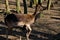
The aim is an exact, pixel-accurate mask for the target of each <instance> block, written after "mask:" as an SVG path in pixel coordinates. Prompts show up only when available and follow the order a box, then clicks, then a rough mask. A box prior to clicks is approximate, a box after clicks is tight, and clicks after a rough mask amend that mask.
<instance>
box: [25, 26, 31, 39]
mask: <svg viewBox="0 0 60 40" xmlns="http://www.w3.org/2000/svg"><path fill="white" fill-rule="evenodd" d="M26 30H27V33H26V37H27V40H29V36H30V34H31V31H32V29H31V27H30V25H26Z"/></svg>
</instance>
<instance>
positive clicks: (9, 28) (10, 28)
mask: <svg viewBox="0 0 60 40" xmlns="http://www.w3.org/2000/svg"><path fill="white" fill-rule="evenodd" d="M10 30H12V27H8V28H7V29H6V40H8V31H10Z"/></svg>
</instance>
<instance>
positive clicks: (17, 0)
mask: <svg viewBox="0 0 60 40" xmlns="http://www.w3.org/2000/svg"><path fill="white" fill-rule="evenodd" d="M16 11H17V13H20V0H16Z"/></svg>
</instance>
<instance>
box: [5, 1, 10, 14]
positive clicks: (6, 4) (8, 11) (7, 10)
mask: <svg viewBox="0 0 60 40" xmlns="http://www.w3.org/2000/svg"><path fill="white" fill-rule="evenodd" d="M5 2H6V3H5V6H6V13H7V14H8V13H10V9H9V3H8V0H6V1H5Z"/></svg>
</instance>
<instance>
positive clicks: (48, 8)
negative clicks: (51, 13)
mask: <svg viewBox="0 0 60 40" xmlns="http://www.w3.org/2000/svg"><path fill="white" fill-rule="evenodd" d="M51 1H52V0H48V3H47V10H50V6H51Z"/></svg>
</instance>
